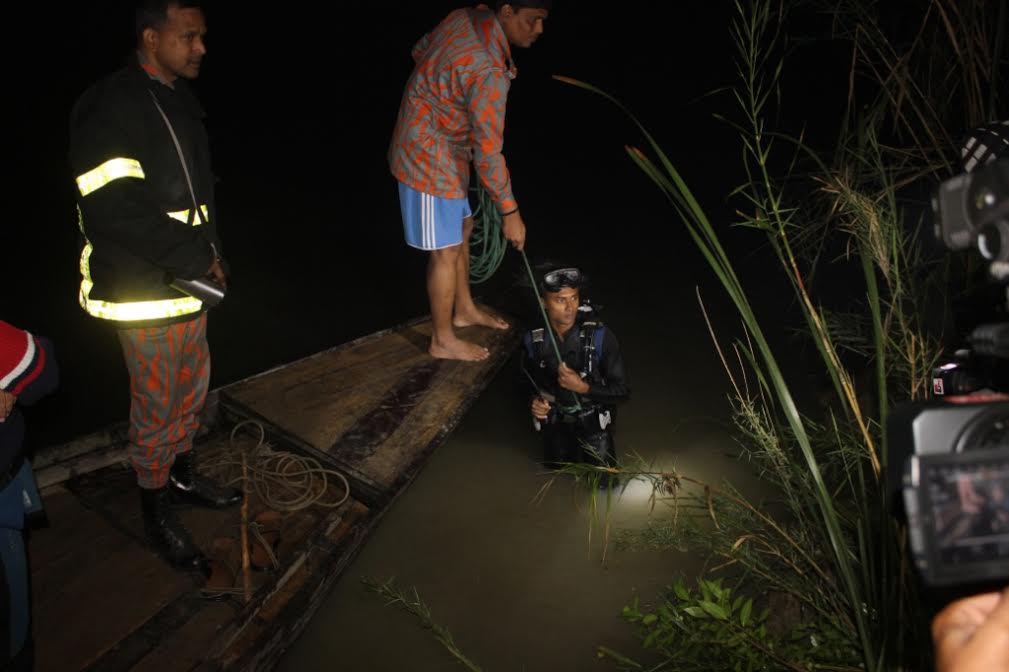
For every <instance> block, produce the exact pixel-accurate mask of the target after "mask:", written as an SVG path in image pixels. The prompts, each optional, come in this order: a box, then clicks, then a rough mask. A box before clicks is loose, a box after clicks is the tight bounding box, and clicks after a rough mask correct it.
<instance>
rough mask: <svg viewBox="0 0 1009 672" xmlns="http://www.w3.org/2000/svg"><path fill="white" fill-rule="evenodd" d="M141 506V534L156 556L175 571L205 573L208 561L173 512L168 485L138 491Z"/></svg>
mask: <svg viewBox="0 0 1009 672" xmlns="http://www.w3.org/2000/svg"><path fill="white" fill-rule="evenodd" d="M140 506H141V509H142V510H143V512H144V531H145V532H147V539H148V541H150V542H151V544H152V545H153V546H154V548H155V550H156V551H157V552H158V554H159V555H161V556H162V557H163V558H164V559H165V560H167V561H168V563H169V564H170V565H172V566H173V567H175V568H176V569H184V570H191V571H199V572H202V573H204V574H205V573H206V571H207V566H208V565H207V558H206V557H205V556H204V555H203V553H201V552H200V549H198V548H197V547H196V544H194V543H193V540H192V538H191V537H190V536H189V532H188V531H187V530H186V528H185V526H183V524H182V521H181V520H179V517H178V515H176V513H175V511H173V510H172V493H171V492H169V490H168V486H165V487H163V488H158V489H157V490H148V489H146V488H141V489H140Z"/></svg>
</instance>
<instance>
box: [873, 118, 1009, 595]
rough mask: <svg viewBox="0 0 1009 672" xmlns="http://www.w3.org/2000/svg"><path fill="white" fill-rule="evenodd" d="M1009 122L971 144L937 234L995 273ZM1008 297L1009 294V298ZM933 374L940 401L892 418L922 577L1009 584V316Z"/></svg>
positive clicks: (1008, 210)
mask: <svg viewBox="0 0 1009 672" xmlns="http://www.w3.org/2000/svg"><path fill="white" fill-rule="evenodd" d="M1006 150H1009V124H1007V123H1005V122H1002V123H1000V124H997V125H993V126H991V127H988V128H984V129H980V130H979V131H977V132H976V134H975V135H974V136H972V137H971V138H970V139H969V140H968V142H967V144H966V145H965V147H964V151H963V156H964V163H965V167H966V169H967V171H968V172H966V173H964V174H961V175H957V176H955V177H952V178H950V179H948V180H946V181H944V182H943V183H942V184H940V185H939V188H938V190H937V191H936V194H935V196H934V198H933V199H932V210H933V214H934V226H935V235H936V238H937V239H938V240H939V241H941V242H942V243H943V244H944V245H945V247H946V248H948V249H949V250H953V251H957V250H966V249H970V248H971V247H975V248H976V249H977V251H978V252H979V253H980V254H981V256H982V257H983V258H984V259H985V260H987V261H988V262H989V267H988V271H989V275H990V278H991V279H993V280H995V281H998V282H1001V283H1003V284H1004V283H1005V281H1006V280H1007V278H1009V273H1006V272H1000V271H999V269H1003V271H1004V270H1005V269H1007V268H1009V264H1007V262H1009V159H1000V158H998V156H999V155H1000V154H1009V152H1007V151H1006ZM1006 296H1007V295H1005V294H1003V297H1006ZM967 341H968V344H969V349H963V350H958V351H957V353H956V355H955V357H954V359H953V361H950V362H948V363H945V364H943V365H941V366H939V367H937V368H936V369H935V370H934V371H933V375H932V392H933V401H930V402H926V403H910V404H905V405H902V406H899V407H897V408H896V409H894V411H893V412H892V413H891V414H890V416H889V418H888V419H887V439H888V445H889V458H890V459H889V463H888V464H889V466H888V469H889V472H890V473H888V474H887V478H888V482H889V483H890V488H891V492H890V494H891V497H892V498H893V499H894V500H897V501H895V502H894V504H898V503H899V504H903V511H904V514H905V515H906V518H907V528H908V542H909V547H910V550H911V555H912V558H913V561H914V564H915V567H916V568H917V570H918V572H919V575H920V576H921V578H922V580H923V581H924V582H925V584H927V585H929V586H932V587H936V588H950V589H962V588H965V587H968V586H976V585H981V584H988V583H991V582H1001V583H1003V584H1004V583H1006V582H1009V394H1004V393H1003V391H1009V376H1007V375H1006V373H1007V365H1009V323H995V324H982V325H980V326H976V327H975V328H974V329H973V331H972V332H971V334H970V336H969V337H968V339H967Z"/></svg>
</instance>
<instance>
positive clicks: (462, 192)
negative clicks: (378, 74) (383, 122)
mask: <svg viewBox="0 0 1009 672" xmlns="http://www.w3.org/2000/svg"><path fill="white" fill-rule="evenodd" d="M413 58H414V61H415V62H416V67H415V68H414V71H413V74H412V75H411V76H410V80H409V81H408V82H407V85H406V90H405V91H404V93H403V100H402V102H401V104H400V107H399V118H398V119H397V121H396V129H395V131H394V132H393V136H392V144H391V146H390V148H389V167H390V169H391V170H392V174H393V176H395V178H396V179H397V180H399V181H400V182H403V183H404V184H406V185H407V186H409V187H412V188H413V189H416V190H417V191H420V192H423V193H425V194H431V195H433V196H440V197H442V198H463V197H465V196H466V192H467V190H468V188H469V173H470V168H469V166H470V162H472V163H473V165H474V166H475V167H476V171H477V175H478V176H479V177H480V180H481V181H482V182H483V184H484V186H485V187H486V188H487V191H488V192H489V193H490V195H491V197H492V198H493V199H494V202H495V203H496V204H497V207H498V209H499V210H500V211H501V212H503V213H505V212H510V211H512V210H515V209H516V208H517V207H518V205H517V203H516V202H515V197H514V196H513V195H512V190H511V178H510V176H509V174H508V166H507V165H505V159H504V156H503V155H502V154H501V149H502V146H503V144H504V120H505V103H506V101H507V99H508V88H509V86H510V85H511V79H512V78H513V77H514V72H515V71H514V68H511V67H509V65H510V63H511V49H510V47H509V44H508V40H507V38H506V37H505V34H504V31H503V30H502V28H501V25H500V24H499V23H498V20H497V17H496V16H495V14H494V12H493V11H492V10H490V9H489V8H488V7H487V6H486V5H480V6H478V7H476V8H472V9H458V10H456V11H454V12H452V13H451V14H449V15H448V16H447V17H446V18H445V19H444V20H443V21H442V22H441V23H440V24H439V25H438V26H437V27H436V28H435V29H434V30H433V31H431V32H430V33H428V34H427V35H425V36H424V37H423V38H421V39H420V41H419V42H417V44H416V45H415V46H414V48H413Z"/></svg>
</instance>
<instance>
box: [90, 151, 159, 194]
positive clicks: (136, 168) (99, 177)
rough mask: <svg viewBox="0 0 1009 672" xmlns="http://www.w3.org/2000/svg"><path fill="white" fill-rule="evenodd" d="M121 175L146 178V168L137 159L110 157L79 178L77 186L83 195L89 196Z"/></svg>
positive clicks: (140, 178)
mask: <svg viewBox="0 0 1009 672" xmlns="http://www.w3.org/2000/svg"><path fill="white" fill-rule="evenodd" d="M121 177H135V178H137V179H139V180H142V179H144V169H143V168H141V167H140V162H139V161H137V160H136V159H109V160H108V161H106V162H105V163H103V164H102V165H100V166H98V167H97V168H95V169H94V170H89V171H88V172H86V173H84V174H83V175H81V176H80V177H78V178H77V188H78V189H79V190H80V192H81V196H87V195H88V194H90V193H91V192H93V191H97V190H98V189H101V188H102V187H104V186H105V185H106V184H108V183H109V182H111V181H113V180H118V179H119V178H121Z"/></svg>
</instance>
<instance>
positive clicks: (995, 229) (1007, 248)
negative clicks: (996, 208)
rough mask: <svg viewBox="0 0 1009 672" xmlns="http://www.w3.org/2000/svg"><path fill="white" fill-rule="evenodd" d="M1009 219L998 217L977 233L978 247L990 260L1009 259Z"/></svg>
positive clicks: (982, 254) (983, 255)
mask: <svg viewBox="0 0 1009 672" xmlns="http://www.w3.org/2000/svg"><path fill="white" fill-rule="evenodd" d="M1007 243H1009V221H1006V220H1005V219H1004V218H999V219H996V220H995V221H993V222H989V223H988V224H985V225H984V226H983V227H982V228H981V231H979V232H978V234H977V249H978V251H979V252H981V256H982V257H984V258H985V259H987V260H988V261H1009V245H1007Z"/></svg>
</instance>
